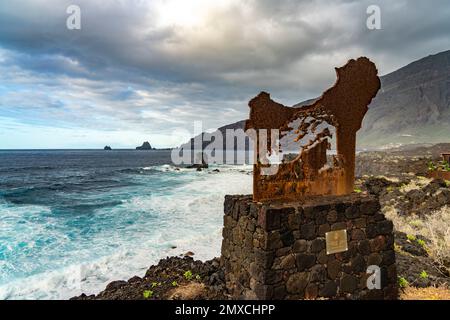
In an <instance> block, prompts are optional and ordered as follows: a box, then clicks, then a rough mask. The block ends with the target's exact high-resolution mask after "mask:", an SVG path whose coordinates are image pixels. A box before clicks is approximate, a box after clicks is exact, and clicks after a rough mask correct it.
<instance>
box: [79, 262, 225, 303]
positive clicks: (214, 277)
mask: <svg viewBox="0 0 450 320" xmlns="http://www.w3.org/2000/svg"><path fill="white" fill-rule="evenodd" d="M223 280H224V274H223V271H222V270H221V268H220V266H219V259H217V258H215V259H212V260H209V261H206V262H202V261H198V260H194V259H193V258H192V257H190V256H186V255H185V256H184V257H170V258H169V257H168V258H166V259H162V260H160V261H159V263H158V264H157V265H154V266H151V267H150V268H149V269H148V270H147V272H146V273H145V275H144V277H142V278H141V277H138V276H134V277H132V278H130V279H129V280H128V281H124V280H119V281H113V282H111V283H110V284H108V285H107V286H106V288H105V290H104V291H102V292H100V293H99V294H97V295H89V296H88V295H86V294H82V295H80V296H78V297H74V298H72V300H145V299H150V300H155V299H160V300H161V299H163V300H166V299H183V298H188V299H209V300H213V299H220V300H223V299H227V298H228V296H227V295H226V293H225V286H224V282H223ZM193 288H194V289H195V290H192V289H193ZM184 289H186V290H184ZM186 291H190V293H189V294H188V295H186ZM192 291H194V292H192Z"/></svg>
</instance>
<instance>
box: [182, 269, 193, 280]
mask: <svg viewBox="0 0 450 320" xmlns="http://www.w3.org/2000/svg"><path fill="white" fill-rule="evenodd" d="M184 278H185V279H186V280H188V281H190V280H192V278H193V275H192V271H191V270H188V271H186V272H185V273H184Z"/></svg>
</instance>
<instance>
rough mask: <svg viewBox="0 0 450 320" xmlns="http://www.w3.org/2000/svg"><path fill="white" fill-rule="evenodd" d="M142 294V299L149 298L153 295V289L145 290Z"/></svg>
mask: <svg viewBox="0 0 450 320" xmlns="http://www.w3.org/2000/svg"><path fill="white" fill-rule="evenodd" d="M142 295H143V296H144V299H150V298H151V297H153V291H152V290H145V291H144V292H143V293H142Z"/></svg>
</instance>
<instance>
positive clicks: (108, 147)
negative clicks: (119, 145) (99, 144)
mask: <svg viewBox="0 0 450 320" xmlns="http://www.w3.org/2000/svg"><path fill="white" fill-rule="evenodd" d="M103 150H107V151H110V150H112V148H111V147H110V146H105V147H104V148H103Z"/></svg>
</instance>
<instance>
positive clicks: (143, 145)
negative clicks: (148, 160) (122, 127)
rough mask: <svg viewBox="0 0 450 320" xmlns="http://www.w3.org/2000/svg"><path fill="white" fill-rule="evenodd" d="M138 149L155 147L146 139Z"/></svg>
mask: <svg viewBox="0 0 450 320" xmlns="http://www.w3.org/2000/svg"><path fill="white" fill-rule="evenodd" d="M136 150H153V148H152V146H151V145H150V143H149V142H148V141H145V142H144V143H143V144H142V146H140V147H136Z"/></svg>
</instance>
